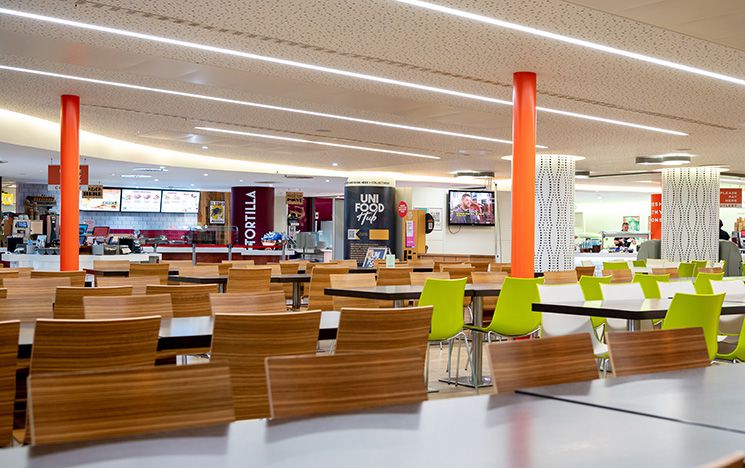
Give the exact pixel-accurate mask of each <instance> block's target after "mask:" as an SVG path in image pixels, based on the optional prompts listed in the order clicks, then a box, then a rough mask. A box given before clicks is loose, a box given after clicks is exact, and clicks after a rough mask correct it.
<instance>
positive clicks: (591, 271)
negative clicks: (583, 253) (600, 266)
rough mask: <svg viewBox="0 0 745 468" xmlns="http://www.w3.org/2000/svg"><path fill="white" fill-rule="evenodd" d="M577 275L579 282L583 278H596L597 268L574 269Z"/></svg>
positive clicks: (579, 267) (582, 267)
mask: <svg viewBox="0 0 745 468" xmlns="http://www.w3.org/2000/svg"><path fill="white" fill-rule="evenodd" d="M574 271H575V273H576V274H577V281H579V279H580V278H582V277H583V276H595V266H594V265H593V266H578V267H576V268H575V269H574Z"/></svg>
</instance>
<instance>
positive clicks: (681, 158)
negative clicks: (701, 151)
mask: <svg viewBox="0 0 745 468" xmlns="http://www.w3.org/2000/svg"><path fill="white" fill-rule="evenodd" d="M692 158H693V156H692V155H690V154H674V153H670V154H659V155H656V156H639V157H637V158H636V164H637V165H639V166H682V165H684V164H690V163H691V159H692Z"/></svg>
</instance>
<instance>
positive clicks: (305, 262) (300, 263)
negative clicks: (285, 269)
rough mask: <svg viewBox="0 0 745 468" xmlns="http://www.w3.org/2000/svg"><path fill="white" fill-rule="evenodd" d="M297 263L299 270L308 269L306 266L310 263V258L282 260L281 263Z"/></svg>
mask: <svg viewBox="0 0 745 468" xmlns="http://www.w3.org/2000/svg"><path fill="white" fill-rule="evenodd" d="M293 263H294V264H297V267H298V272H300V271H306V267H307V265H308V260H280V261H279V264H280V265H290V264H293Z"/></svg>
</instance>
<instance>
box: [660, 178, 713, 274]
mask: <svg viewBox="0 0 745 468" xmlns="http://www.w3.org/2000/svg"><path fill="white" fill-rule="evenodd" d="M718 228H719V169H716V168H711V167H695V168H675V169H663V171H662V258H665V259H668V260H671V261H674V262H680V261H683V262H686V261H689V260H712V261H716V260H718V257H719V244H718V239H719V236H718V233H719V232H718Z"/></svg>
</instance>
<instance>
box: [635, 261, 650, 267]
mask: <svg viewBox="0 0 745 468" xmlns="http://www.w3.org/2000/svg"><path fill="white" fill-rule="evenodd" d="M632 265H634V266H635V267H645V266H647V261H646V260H634V261H633V262H632Z"/></svg>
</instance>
